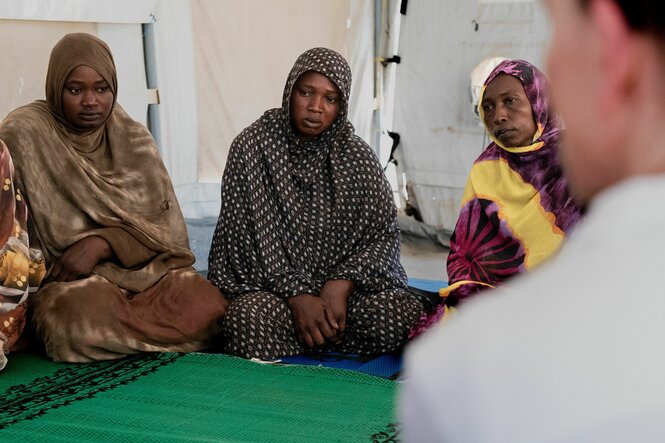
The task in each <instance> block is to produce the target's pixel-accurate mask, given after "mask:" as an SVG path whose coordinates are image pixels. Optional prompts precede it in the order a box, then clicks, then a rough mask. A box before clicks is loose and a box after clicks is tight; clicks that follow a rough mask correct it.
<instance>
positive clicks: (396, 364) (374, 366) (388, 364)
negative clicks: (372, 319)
mask: <svg viewBox="0 0 665 443" xmlns="http://www.w3.org/2000/svg"><path fill="white" fill-rule="evenodd" d="M280 360H281V362H282V363H286V364H289V365H306V366H325V367H327V368H335V369H347V370H350V371H357V372H362V373H364V374H369V375H374V376H377V377H382V378H387V379H391V380H394V379H395V378H397V376H398V375H399V372H400V370H401V369H402V354H401V352H396V353H392V354H382V355H379V356H378V357H368V356H364V355H356V354H343V353H340V352H321V353H307V354H299V355H293V356H291V357H282V358H281V359H280Z"/></svg>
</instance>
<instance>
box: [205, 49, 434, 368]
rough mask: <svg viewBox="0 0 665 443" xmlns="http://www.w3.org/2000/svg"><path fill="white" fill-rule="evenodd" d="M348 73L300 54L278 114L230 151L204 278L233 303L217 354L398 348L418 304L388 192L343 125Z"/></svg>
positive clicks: (331, 54)
mask: <svg viewBox="0 0 665 443" xmlns="http://www.w3.org/2000/svg"><path fill="white" fill-rule="evenodd" d="M350 91H351V70H350V68H349V66H348V64H347V62H346V60H344V58H343V57H342V56H341V55H339V54H338V53H336V52H335V51H332V50H330V49H325V48H314V49H310V50H308V51H306V52H305V53H303V54H302V55H301V56H300V57H299V58H298V59H297V60H296V63H295V65H294V67H293V69H292V70H291V73H290V74H289V77H288V80H287V82H286V86H285V88H284V94H283V98H282V107H281V108H276V109H271V110H268V111H267V112H266V113H265V114H264V115H263V116H262V117H261V118H259V119H258V120H257V121H256V122H254V123H253V124H252V125H250V126H249V127H248V128H246V129H245V130H243V131H242V133H241V134H240V135H239V136H238V137H237V138H236V139H235V140H234V142H233V144H232V146H231V150H230V153H229V158H228V161H227V165H226V169H225V171H224V177H223V180H222V206H221V210H220V216H219V221H218V224H217V228H216V230H215V234H214V238H213V243H212V248H211V251H210V258H209V264H210V270H209V278H210V279H211V281H212V282H213V283H214V284H215V285H216V286H217V287H219V288H220V289H221V291H222V293H223V294H225V295H226V296H227V297H229V298H230V299H231V303H230V305H229V308H228V311H227V314H226V318H225V322H224V335H225V339H226V345H225V346H226V351H227V352H229V353H232V354H235V355H238V356H242V357H246V358H253V357H255V358H261V359H272V358H277V357H281V356H286V355H293V354H297V353H300V352H302V351H304V350H306V349H312V348H325V349H331V348H334V349H337V350H341V351H344V352H353V353H361V354H376V353H381V352H387V351H392V350H395V349H397V348H399V347H400V346H402V345H403V344H404V342H405V341H406V338H407V334H408V331H409V329H410V328H411V326H412V325H413V323H414V322H415V321H416V320H417V319H418V317H419V316H420V314H421V313H422V310H423V306H422V303H421V302H420V301H418V300H416V299H415V298H413V297H412V296H411V295H410V294H409V293H408V292H407V290H406V288H407V285H406V275H405V273H404V270H403V269H402V266H401V265H400V262H399V248H400V246H399V227H398V225H397V222H396V210H395V207H394V204H393V197H392V191H391V189H390V186H389V185H388V182H387V181H386V178H385V176H384V174H383V171H382V169H381V167H380V165H379V162H378V160H377V158H376V155H375V154H374V152H373V151H372V150H371V148H370V147H369V146H368V145H367V144H366V143H365V142H364V141H363V140H362V139H360V138H359V137H358V136H356V135H355V134H354V129H353V126H352V125H351V123H349V121H348V120H347V112H348V101H349V95H350Z"/></svg>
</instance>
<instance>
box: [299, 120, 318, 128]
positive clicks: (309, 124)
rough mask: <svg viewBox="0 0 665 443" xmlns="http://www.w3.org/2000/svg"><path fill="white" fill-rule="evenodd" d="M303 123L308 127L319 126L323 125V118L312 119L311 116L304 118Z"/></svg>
mask: <svg viewBox="0 0 665 443" xmlns="http://www.w3.org/2000/svg"><path fill="white" fill-rule="evenodd" d="M303 123H304V124H305V126H307V127H308V128H318V127H319V126H321V120H314V119H310V118H306V119H304V120H303Z"/></svg>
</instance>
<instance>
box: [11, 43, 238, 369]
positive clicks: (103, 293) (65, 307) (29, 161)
mask: <svg viewBox="0 0 665 443" xmlns="http://www.w3.org/2000/svg"><path fill="white" fill-rule="evenodd" d="M117 92H118V87H117V76H116V70H115V64H114V62H113V57H112V55H111V52H110V50H109V48H108V46H107V45H106V44H105V43H104V42H102V41H101V40H99V39H98V38H96V37H94V36H91V35H88V34H69V35H67V36H65V37H64V38H63V39H62V40H60V42H59V43H58V44H57V45H56V46H55V47H54V48H53V51H52V52H51V59H50V61H49V67H48V73H47V78H46V101H43V100H40V101H36V102H33V103H31V104H29V105H27V106H23V107H21V108H19V109H16V110H15V111H13V112H12V113H11V114H9V116H8V117H7V118H6V119H5V120H4V121H3V122H2V124H0V138H1V139H3V140H5V142H6V143H7V146H8V147H9V149H10V151H11V152H12V157H13V159H14V163H15V166H16V170H17V174H16V182H17V186H18V187H19V189H21V190H22V191H23V193H24V195H25V197H26V199H27V201H28V206H29V207H30V211H31V217H32V221H33V223H34V229H35V234H36V235H35V236H33V237H31V238H30V240H31V242H32V241H33V239H34V240H35V242H36V243H37V244H38V246H39V247H40V248H41V249H42V251H43V253H44V256H45V258H46V261H47V265H48V266H49V271H50V276H49V278H48V279H47V280H46V281H45V284H44V285H43V287H42V288H41V289H40V290H39V291H38V292H37V293H36V294H35V297H34V314H33V325H34V326H35V328H36V332H37V335H38V337H40V338H41V339H42V340H43V341H44V344H45V347H46V351H47V353H48V354H49V356H50V357H52V358H53V359H55V360H62V361H76V362H85V361H91V360H102V359H112V358H118V357H121V356H123V355H126V354H133V353H137V352H149V351H195V350H199V349H202V348H203V347H205V346H206V344H207V343H208V342H209V340H210V339H211V337H213V336H214V335H216V334H217V333H218V332H219V330H220V329H219V320H220V318H221V317H222V316H223V314H224V311H225V308H226V301H225V299H224V297H223V296H222V295H221V293H220V292H219V291H218V290H217V289H216V288H215V287H213V286H212V285H211V284H210V283H208V282H207V281H205V280H204V279H202V278H201V277H200V276H199V275H198V274H197V273H196V272H195V271H194V269H193V268H192V267H191V265H192V263H193V262H194V256H193V254H192V253H191V251H190V250H189V247H188V239H187V232H186V228H185V223H184V219H183V217H182V213H181V212H180V208H179V206H178V202H177V201H176V197H175V194H174V191H173V186H172V185H171V182H170V180H169V176H168V173H167V172H166V169H165V168H164V165H163V163H162V161H161V160H160V157H159V153H158V151H157V148H156V146H155V142H154V140H153V138H152V136H151V135H150V133H149V132H148V130H147V129H146V128H145V127H144V126H142V125H141V124H139V123H137V122H135V121H134V120H132V119H131V117H129V116H128V115H127V113H126V112H125V111H124V110H123V109H122V108H121V107H120V105H118V104H117V103H116V98H117Z"/></svg>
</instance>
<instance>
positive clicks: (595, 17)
mask: <svg viewBox="0 0 665 443" xmlns="http://www.w3.org/2000/svg"><path fill="white" fill-rule="evenodd" d="M588 13H589V15H590V18H591V20H590V25H591V26H593V27H594V28H595V29H594V31H595V33H596V36H597V37H598V43H599V44H598V50H599V54H598V58H597V62H598V64H599V65H598V68H599V69H600V70H601V72H602V75H599V76H598V78H599V81H602V82H603V84H601V85H600V86H601V88H602V89H601V90H602V91H603V93H602V94H601V97H600V100H601V102H602V103H601V105H602V107H603V109H606V110H608V111H611V110H614V109H617V108H616V107H617V106H621V103H620V102H622V101H623V100H624V99H626V98H628V97H626V95H630V94H631V93H632V92H634V89H635V85H636V84H637V82H638V78H639V74H640V58H641V57H640V56H639V54H640V51H639V50H637V48H636V39H635V35H634V32H633V31H631V29H630V27H629V26H628V23H627V22H626V19H625V17H624V15H623V12H622V11H621V9H620V8H619V6H618V5H617V4H616V2H614V1H613V0H591V2H590V4H589V10H588ZM601 79H602V80H601Z"/></svg>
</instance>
